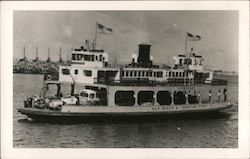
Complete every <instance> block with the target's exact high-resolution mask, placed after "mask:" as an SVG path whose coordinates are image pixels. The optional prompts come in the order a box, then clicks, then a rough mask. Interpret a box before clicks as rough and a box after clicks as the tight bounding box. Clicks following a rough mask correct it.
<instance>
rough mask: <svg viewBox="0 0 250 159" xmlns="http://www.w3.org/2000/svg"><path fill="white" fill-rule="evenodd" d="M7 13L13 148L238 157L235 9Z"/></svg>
mask: <svg viewBox="0 0 250 159" xmlns="http://www.w3.org/2000/svg"><path fill="white" fill-rule="evenodd" d="M102 3H103V2H102ZM12 14H13V15H12V16H13V17H12V18H13V19H12V22H13V28H12V31H13V42H12V51H13V53H12V56H11V58H12V59H11V60H12V63H11V64H12V65H11V66H9V67H10V70H11V72H10V74H11V76H10V77H11V78H12V79H11V80H10V81H11V82H10V81H9V83H10V84H11V85H12V87H11V88H12V99H13V100H12V102H13V103H12V104H9V106H12V109H11V111H12V115H11V116H12V119H11V121H12V123H9V124H12V133H11V132H10V133H11V136H12V137H11V139H12V141H11V143H12V145H11V146H12V148H13V149H19V150H20V148H22V149H34V148H35V149H36V148H46V149H47V148H52V149H53V148H60V149H63V148H77V149H79V148H80V149H86V148H91V150H92V149H93V150H94V149H95V148H109V149H112V148H125V149H126V150H127V149H135V148H143V149H145V150H148V151H150V150H151V148H164V149H170V148H171V149H175V150H176V149H177V150H180V148H181V149H183V148H186V149H191V151H192V149H200V148H209V149H211V148H212V149H216V148H223V149H235V150H237V149H239V148H241V146H239V129H240V128H239V127H240V126H239V125H240V124H241V123H239V116H240V114H239V110H240V109H241V110H242V109H245V107H246V106H248V107H249V103H245V104H240V103H241V102H239V101H240V97H239V95H240V94H241V92H240V91H239V90H240V89H239V83H240V81H241V80H240V78H239V74H240V73H239V72H240V71H241V70H240V65H239V64H240V54H241V56H242V54H244V53H243V52H242V53H241V52H240V51H242V49H240V45H241V44H240V42H241V40H240V38H239V37H240V29H241V25H240V21H241V19H240V14H241V13H240V11H239V10H237V9H228V10H227V9H221V10H219V9H214V10H212V9H206V10H205V9H200V10H199V9H194V10H192V9H188V8H187V9H186V10H183V9H181V10H178V9H174V10H169V9H159V10H157V9H155V10H152V9H131V10H130V9H129V7H127V8H125V9H121V10H119V9H117V10H114V9H110V10H109V9H97V10H95V9H93V10H89V9H85V10H84V9H82V10H78V9H76V10H70V9H68V10H67V9H62V10H61V9H59V10H58V9H54V10H53V9H49V10H48V9H44V10H43V9H38V10H37V9H34V10H25V9H24V10H22V9H18V10H13V12H12ZM248 51H249V50H248ZM246 57H247V56H246ZM1 60H3V59H1ZM242 64H243V62H242ZM247 80H248V77H247ZM246 86H247V85H246ZM243 87H244V86H243ZM1 92H3V91H2V90H1ZM247 93H248V92H247ZM247 93H246V94H247ZM2 99H3V98H2ZM246 110H247V111H249V108H246ZM241 122H242V120H241ZM246 122H249V121H246ZM246 128H247V127H246ZM248 131H249V130H248ZM135 150H136V149H135ZM191 151H190V152H189V153H191ZM165 155H166V154H165ZM133 157H135V156H133ZM161 157H162V158H164V157H165V158H166V157H168V156H161Z"/></svg>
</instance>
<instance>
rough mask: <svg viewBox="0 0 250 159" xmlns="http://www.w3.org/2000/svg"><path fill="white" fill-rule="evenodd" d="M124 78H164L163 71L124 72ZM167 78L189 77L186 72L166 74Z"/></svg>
mask: <svg viewBox="0 0 250 159" xmlns="http://www.w3.org/2000/svg"><path fill="white" fill-rule="evenodd" d="M122 77H157V78H162V77H163V71H132V70H129V71H122ZM166 77H188V73H187V72H186V73H185V72H176V71H174V72H172V71H170V72H168V71H167V72H166Z"/></svg>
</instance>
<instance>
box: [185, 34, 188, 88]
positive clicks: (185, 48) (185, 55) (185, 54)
mask: <svg viewBox="0 0 250 159" xmlns="http://www.w3.org/2000/svg"><path fill="white" fill-rule="evenodd" d="M187 62H188V61H187V32H186V41H185V59H184V63H185V68H184V69H185V70H184V73H185V74H184V86H185V85H186V78H187V77H186V75H187Z"/></svg>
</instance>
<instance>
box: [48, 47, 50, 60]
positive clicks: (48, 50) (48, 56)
mask: <svg viewBox="0 0 250 159" xmlns="http://www.w3.org/2000/svg"><path fill="white" fill-rule="evenodd" d="M47 62H50V49H49V48H48V59H47Z"/></svg>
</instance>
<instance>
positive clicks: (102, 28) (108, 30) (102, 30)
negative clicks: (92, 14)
mask: <svg viewBox="0 0 250 159" xmlns="http://www.w3.org/2000/svg"><path fill="white" fill-rule="evenodd" d="M97 30H98V32H99V33H103V34H111V33H113V29H111V28H109V27H106V26H104V25H102V24H100V23H97Z"/></svg>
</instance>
